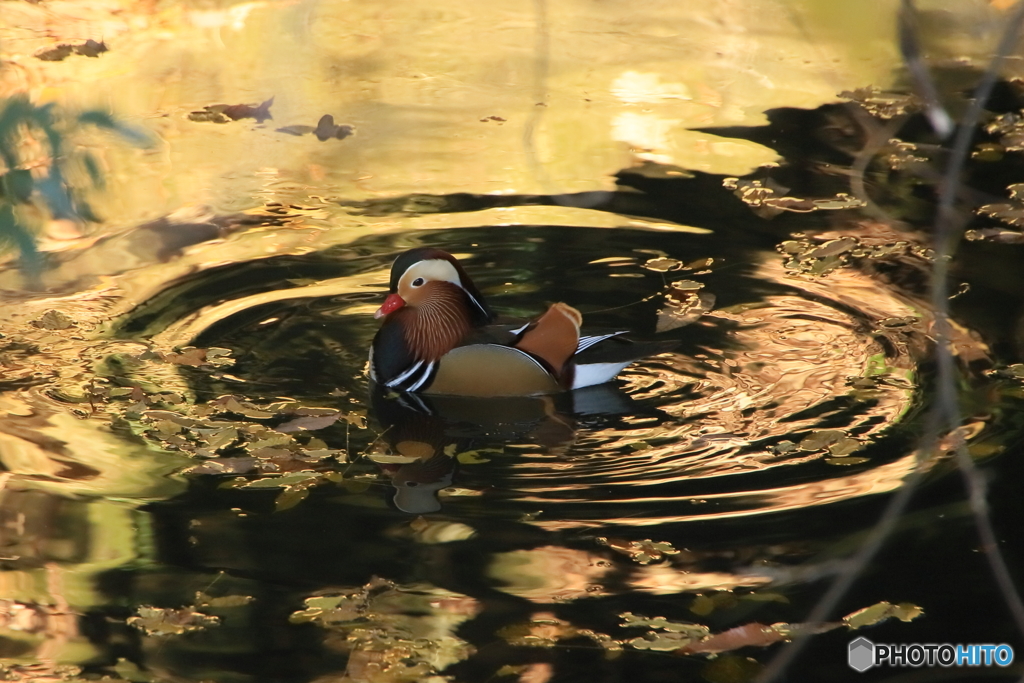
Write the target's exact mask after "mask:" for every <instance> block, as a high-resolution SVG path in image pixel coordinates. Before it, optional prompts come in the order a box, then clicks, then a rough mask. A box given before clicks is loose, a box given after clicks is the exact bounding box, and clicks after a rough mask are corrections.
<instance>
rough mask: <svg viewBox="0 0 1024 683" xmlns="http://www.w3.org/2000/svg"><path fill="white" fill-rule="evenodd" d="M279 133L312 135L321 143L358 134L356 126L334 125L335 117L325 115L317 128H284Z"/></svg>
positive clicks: (279, 129)
mask: <svg viewBox="0 0 1024 683" xmlns="http://www.w3.org/2000/svg"><path fill="white" fill-rule="evenodd" d="M277 132H278V133H287V134H288V135H296V136H301V135H309V134H310V133H312V134H313V135H315V136H316V139H317V140H319V141H320V142H326V141H327V140H331V139H337V140H344V139H345V138H347V137H348V136H350V135H352V134H353V133H355V132H356V129H355V126H350V125H348V124H336V123H334V117H333V116H331V115H330V114H324V115H323V116H321V117H320V120H319V121H318V122H317V124H316V127H313V126H301V125H300V126H284V127H283V128H278V129H277Z"/></svg>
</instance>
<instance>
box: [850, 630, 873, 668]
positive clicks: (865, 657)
mask: <svg viewBox="0 0 1024 683" xmlns="http://www.w3.org/2000/svg"><path fill="white" fill-rule="evenodd" d="M846 661H847V663H848V664H849V665H850V668H851V669H853V670H854V671H859V672H861V673H864V672H865V671H867V670H868V669H870V668H871V667H872V666H874V664H875V644H874V643H872V642H871V641H870V640H868V639H867V638H864V637H863V636H862V637H860V638H858V639H857V640H851V641H850V646H849V650H848V651H847V658H846Z"/></svg>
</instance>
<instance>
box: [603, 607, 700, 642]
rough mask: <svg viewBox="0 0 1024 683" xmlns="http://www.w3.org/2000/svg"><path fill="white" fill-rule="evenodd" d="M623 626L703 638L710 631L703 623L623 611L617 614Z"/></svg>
mask: <svg viewBox="0 0 1024 683" xmlns="http://www.w3.org/2000/svg"><path fill="white" fill-rule="evenodd" d="M619 618H620V619H622V626H624V627H645V628H650V629H657V630H661V631H668V632H670V633H679V634H683V635H685V636H686V637H688V638H703V637H705V636H707V635H708V634H709V633H710V631H709V630H708V627H707V626H704V625H703V624H692V623H689V622H678V621H669V620H668V619H666V618H665V617H642V616H639V615H637V614H633V613H632V612H623V613H622V614H620V615H619Z"/></svg>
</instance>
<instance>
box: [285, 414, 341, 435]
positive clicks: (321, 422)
mask: <svg viewBox="0 0 1024 683" xmlns="http://www.w3.org/2000/svg"><path fill="white" fill-rule="evenodd" d="M339 417H341V413H340V412H337V413H334V414H333V415H314V416H311V417H297V418H295V419H294V420H289V421H288V422H284V423H282V424H279V425H278V426H277V427H275V429H276V430H277V431H279V432H299V431H302V430H308V431H315V430H317V429H324V428H325V427H330V426H331V425H332V424H334V423H335V422H337V421H338V418H339Z"/></svg>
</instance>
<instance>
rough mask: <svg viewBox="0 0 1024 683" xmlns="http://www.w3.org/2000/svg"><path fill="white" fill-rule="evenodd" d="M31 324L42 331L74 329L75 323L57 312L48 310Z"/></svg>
mask: <svg viewBox="0 0 1024 683" xmlns="http://www.w3.org/2000/svg"><path fill="white" fill-rule="evenodd" d="M32 324H33V325H35V326H36V327H38V328H40V329H43V330H66V329H68V328H69V327H74V326H75V321H74V320H73V319H72V318H71V317H70V316H68V315H66V314H64V313H61V312H60V311H58V310H49V311H47V312H46V313H43V315H42V317H40V318H39V320H33V321H32Z"/></svg>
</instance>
